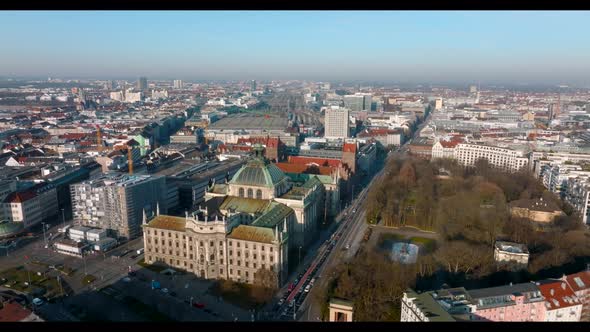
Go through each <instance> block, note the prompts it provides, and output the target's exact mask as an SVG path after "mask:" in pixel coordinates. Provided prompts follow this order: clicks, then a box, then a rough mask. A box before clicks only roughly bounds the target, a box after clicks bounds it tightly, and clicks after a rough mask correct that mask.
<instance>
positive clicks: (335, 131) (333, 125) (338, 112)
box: [324, 97, 362, 139]
mask: <svg viewBox="0 0 590 332" xmlns="http://www.w3.org/2000/svg"><path fill="white" fill-rule="evenodd" d="M361 100H362V97H361ZM349 117H350V110H349V109H347V108H335V107H330V108H328V109H326V112H325V118H324V119H325V121H324V126H325V132H324V137H326V138H328V139H345V138H348V137H350V129H349V125H348V123H349V121H350V120H349Z"/></svg>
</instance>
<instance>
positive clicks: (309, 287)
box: [305, 285, 311, 293]
mask: <svg viewBox="0 0 590 332" xmlns="http://www.w3.org/2000/svg"><path fill="white" fill-rule="evenodd" d="M310 289H311V285H307V286H305V292H306V293H309V290H310Z"/></svg>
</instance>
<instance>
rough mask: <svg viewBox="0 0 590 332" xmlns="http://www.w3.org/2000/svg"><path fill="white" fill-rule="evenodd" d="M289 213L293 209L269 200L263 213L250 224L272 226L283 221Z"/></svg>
mask: <svg viewBox="0 0 590 332" xmlns="http://www.w3.org/2000/svg"><path fill="white" fill-rule="evenodd" d="M291 213H293V209H291V208H290V207H288V206H286V205H284V204H281V203H277V202H271V203H270V204H269V205H268V206H267V207H266V210H265V211H264V213H263V214H262V215H261V216H260V217H258V219H256V220H254V222H253V223H252V226H258V227H271V228H272V227H275V226H276V225H277V224H279V223H281V222H283V220H285V218H287V217H288V216H289V215H290V214H291Z"/></svg>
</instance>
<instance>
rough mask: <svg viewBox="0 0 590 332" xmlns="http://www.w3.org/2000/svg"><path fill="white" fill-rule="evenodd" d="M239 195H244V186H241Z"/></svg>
mask: <svg viewBox="0 0 590 332" xmlns="http://www.w3.org/2000/svg"><path fill="white" fill-rule="evenodd" d="M238 196H240V197H244V188H240V190H239V194H238Z"/></svg>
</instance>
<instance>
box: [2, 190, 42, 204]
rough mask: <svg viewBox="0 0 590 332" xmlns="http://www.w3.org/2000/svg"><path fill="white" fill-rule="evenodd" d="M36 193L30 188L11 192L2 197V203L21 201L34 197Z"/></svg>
mask: <svg viewBox="0 0 590 332" xmlns="http://www.w3.org/2000/svg"><path fill="white" fill-rule="evenodd" d="M36 196H37V194H36V193H35V192H34V191H32V190H27V191H21V192H12V193H10V194H8V196H6V198H4V202H3V203H23V202H26V201H28V200H30V199H32V198H35V197H36Z"/></svg>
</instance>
